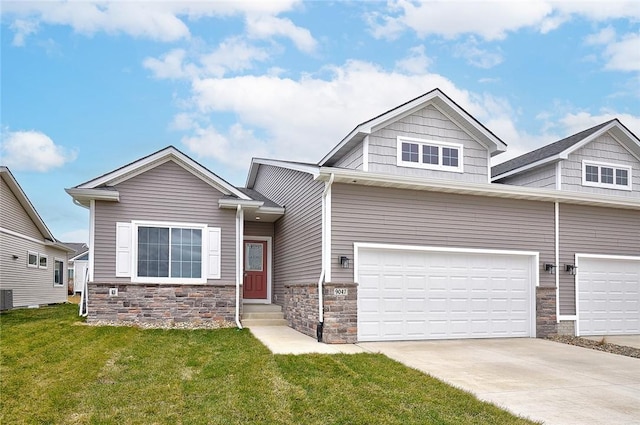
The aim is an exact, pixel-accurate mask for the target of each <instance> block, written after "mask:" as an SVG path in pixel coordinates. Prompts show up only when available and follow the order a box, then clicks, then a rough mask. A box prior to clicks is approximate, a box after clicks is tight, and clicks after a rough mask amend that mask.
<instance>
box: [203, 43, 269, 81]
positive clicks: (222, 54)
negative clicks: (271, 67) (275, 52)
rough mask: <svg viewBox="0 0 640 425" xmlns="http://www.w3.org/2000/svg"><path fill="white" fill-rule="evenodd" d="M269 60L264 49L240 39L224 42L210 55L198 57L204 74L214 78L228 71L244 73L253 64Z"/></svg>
mask: <svg viewBox="0 0 640 425" xmlns="http://www.w3.org/2000/svg"><path fill="white" fill-rule="evenodd" d="M267 59H269V53H268V52H267V51H266V50H265V49H261V48H258V47H256V46H252V45H250V44H248V43H247V42H246V41H245V40H243V39H241V38H240V37H233V38H229V39H227V40H224V41H223V42H222V43H220V45H219V46H218V47H217V48H216V49H215V50H214V51H213V52H211V53H207V54H204V55H202V56H200V59H199V60H200V62H201V63H202V65H203V67H204V69H205V73H206V74H207V75H212V76H216V77H221V76H223V75H224V74H225V73H226V72H228V71H244V70H247V69H251V68H252V66H253V63H254V62H260V61H265V60H267Z"/></svg>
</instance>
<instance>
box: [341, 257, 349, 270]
mask: <svg viewBox="0 0 640 425" xmlns="http://www.w3.org/2000/svg"><path fill="white" fill-rule="evenodd" d="M338 261H340V265H341V266H342V268H343V269H348V268H349V263H350V262H351V260H350V259H349V257H345V256H344V255H342V256H340V257H338Z"/></svg>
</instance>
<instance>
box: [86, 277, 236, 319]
mask: <svg viewBox="0 0 640 425" xmlns="http://www.w3.org/2000/svg"><path fill="white" fill-rule="evenodd" d="M110 288H117V289H118V295H117V296H110V295H109V289H110ZM235 290H236V288H235V285H164V284H163V285H154V284H121V283H118V284H103V283H99V284H96V283H90V284H89V287H88V291H89V296H88V316H87V321H88V322H96V321H100V320H105V321H110V322H127V323H131V322H158V323H174V322H193V323H202V322H211V321H216V322H229V323H230V324H231V323H235Z"/></svg>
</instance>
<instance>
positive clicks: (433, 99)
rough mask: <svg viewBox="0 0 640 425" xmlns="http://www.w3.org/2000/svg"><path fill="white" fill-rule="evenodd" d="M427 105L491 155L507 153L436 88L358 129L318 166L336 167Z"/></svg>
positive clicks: (458, 106)
mask: <svg viewBox="0 0 640 425" xmlns="http://www.w3.org/2000/svg"><path fill="white" fill-rule="evenodd" d="M428 104H433V105H434V106H435V107H436V108H437V109H438V110H439V111H440V112H442V113H443V114H444V115H446V116H447V117H448V118H449V119H451V120H452V121H453V122H455V123H456V124H457V125H458V126H459V127H460V128H461V129H463V130H464V131H466V132H467V133H468V134H470V135H471V136H472V137H473V138H474V139H476V140H477V141H479V142H480V143H481V144H483V145H485V146H487V148H488V149H489V152H490V153H491V155H492V156H493V155H496V154H498V153H501V152H504V151H505V150H506V148H507V144H506V143H505V142H503V141H502V140H501V139H500V138H499V137H498V136H496V135H495V134H493V132H492V131H491V130H489V129H488V128H486V127H485V126H484V125H483V124H482V123H480V121H478V120H477V119H475V118H474V117H473V116H472V115H471V114H469V113H468V112H467V111H465V110H464V109H463V108H462V107H460V105H458V104H457V103H456V102H454V101H453V100H452V99H451V98H450V97H449V96H447V95H446V94H444V93H443V92H442V91H441V90H440V89H438V88H436V89H433V90H431V91H430V92H427V93H425V94H423V95H421V96H418V97H416V98H415V99H412V100H410V101H408V102H406V103H403V104H402V105H400V106H397V107H395V108H393V109H390V110H389V111H387V112H384V113H383V114H380V115H378V116H377V117H374V118H372V119H370V120H368V121H365V122H363V123H362V124H360V125H358V126H356V128H354V129H353V130H352V131H351V133H349V134H348V135H347V136H346V137H345V138H344V139H342V141H341V142H340V143H339V144H338V145H337V146H336V147H334V148H333V149H332V150H331V152H329V153H328V154H327V155H326V156H325V157H324V158H322V159H321V160H320V162H319V163H318V165H320V166H332V165H334V164H335V162H336V161H337V160H338V159H339V158H341V157H342V156H343V155H345V154H346V153H347V152H348V151H350V150H351V149H352V148H353V147H354V146H355V145H356V144H357V143H359V142H361V141H362V139H364V137H366V136H367V135H369V134H371V133H373V132H374V131H377V130H378V129H380V128H382V127H384V126H386V125H389V124H390V123H392V122H394V121H397V120H399V119H401V118H403V117H405V116H407V115H410V114H412V113H414V112H416V111H418V110H420V109H422V108H424V107H425V106H426V105H428Z"/></svg>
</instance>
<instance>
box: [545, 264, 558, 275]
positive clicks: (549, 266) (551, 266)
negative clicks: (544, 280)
mask: <svg viewBox="0 0 640 425" xmlns="http://www.w3.org/2000/svg"><path fill="white" fill-rule="evenodd" d="M544 271H545V272H547V273H549V274H554V273H555V272H556V265H555V264H550V263H545V265H544Z"/></svg>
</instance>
